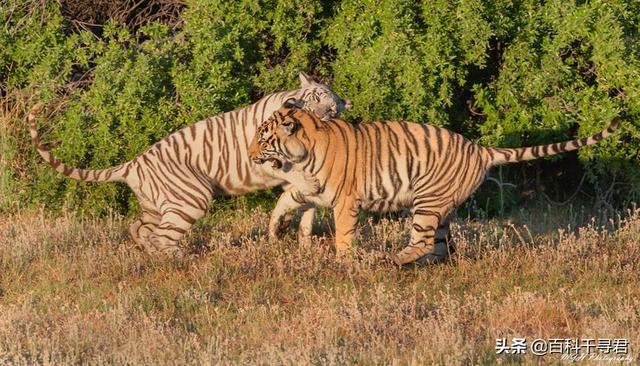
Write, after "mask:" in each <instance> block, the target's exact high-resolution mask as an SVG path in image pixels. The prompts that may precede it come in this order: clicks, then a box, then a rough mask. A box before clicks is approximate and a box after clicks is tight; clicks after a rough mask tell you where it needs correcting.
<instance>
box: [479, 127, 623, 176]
mask: <svg viewBox="0 0 640 366" xmlns="http://www.w3.org/2000/svg"><path fill="white" fill-rule="evenodd" d="M619 125H620V120H619V119H618V117H615V118H614V119H613V120H611V123H610V124H609V127H607V128H606V129H605V130H602V131H601V132H599V133H597V134H595V135H592V136H589V137H585V138H581V139H575V140H570V141H564V142H556V143H553V144H547V145H538V146H530V147H520V148H497V147H484V149H485V151H486V153H487V154H488V155H489V159H490V160H489V165H491V166H494V165H500V164H509V163H517V162H520V161H527V160H534V159H538V158H542V157H545V156H551V155H556V154H559V153H563V152H568V151H573V150H578V149H579V148H581V147H583V146H587V145H593V144H595V143H597V142H598V141H600V140H602V139H603V138H605V137H608V136H610V135H612V134H613V133H614V132H615V131H616V130H617V129H618V126H619Z"/></svg>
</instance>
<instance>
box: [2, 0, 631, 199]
mask: <svg viewBox="0 0 640 366" xmlns="http://www.w3.org/2000/svg"><path fill="white" fill-rule="evenodd" d="M122 3H126V1H124V2H122ZM156 3H158V4H160V3H162V2H161V1H156V2H153V1H148V2H147V3H145V4H146V5H145V9H156V8H154V6H156V5H154V4H156ZM166 3H167V2H165V4H166ZM61 4H62V5H61ZM65 4H68V2H64V1H63V2H61V3H59V2H55V1H45V0H28V1H24V0H3V2H2V3H1V5H0V23H1V24H2V27H1V28H0V45H1V46H0V88H1V93H2V106H3V108H2V113H3V118H2V120H1V121H0V123H1V125H0V133H1V134H2V135H1V136H0V154H1V155H0V210H12V209H16V208H18V207H23V206H30V205H43V204H44V205H47V206H49V207H51V208H59V207H62V206H63V205H67V206H68V207H72V208H74V209H75V208H79V209H83V210H84V209H89V210H91V211H103V210H105V209H117V210H126V209H127V208H130V206H131V203H132V202H131V200H130V198H131V197H130V196H129V193H128V191H127V189H126V188H125V187H124V186H122V185H116V184H85V183H80V182H75V181H71V180H69V179H64V178H62V177H60V176H59V175H57V174H56V173H55V172H54V171H53V170H52V169H51V168H50V167H48V166H47V165H46V164H43V162H41V160H40V158H39V157H38V156H37V155H36V153H35V151H34V149H33V148H31V146H30V145H29V139H28V132H27V129H26V128H25V126H24V121H23V116H24V112H25V111H26V110H27V109H28V108H29V107H30V105H32V104H33V103H35V101H37V100H41V101H45V102H47V103H49V104H50V105H51V108H50V110H54V109H55V110H56V113H55V114H54V115H53V116H52V118H51V119H50V120H47V121H43V122H42V123H41V126H40V131H41V133H42V134H43V135H44V138H45V140H46V141H50V142H51V145H50V146H53V147H54V151H55V153H56V154H57V155H58V156H59V157H60V158H61V159H62V160H64V161H65V162H67V163H69V164H72V165H76V166H81V167H92V168H102V167H107V166H110V165H114V164H116V163H121V162H123V161H126V160H128V159H131V158H132V157H134V156H135V155H136V154H138V153H140V152H142V151H143V150H144V149H145V148H146V147H147V146H148V145H149V144H151V143H152V142H154V141H155V140H157V139H159V138H161V137H162V136H164V135H165V134H167V133H169V132H170V131H174V130H176V129H177V128H179V127H181V126H184V125H186V124H189V123H192V122H194V121H197V120H199V119H201V118H203V117H205V116H209V115H214V114H217V113H219V112H221V111H226V110H231V109H234V108H237V107H239V106H242V105H246V104H248V103H251V102H252V101H254V100H256V99H257V98H258V97H259V96H261V95H263V94H264V93H267V92H271V91H275V90H281V89H285V88H292V87H295V86H296V80H295V76H296V74H297V71H298V70H308V71H310V72H312V73H313V74H315V75H316V76H318V77H320V78H321V79H322V80H324V81H329V82H331V84H332V85H333V87H334V89H335V90H336V91H337V92H338V93H340V94H342V95H343V96H345V97H348V98H350V99H352V100H353V101H354V109H353V111H352V112H350V113H349V114H348V115H346V117H347V118H348V119H350V120H354V121H356V120H357V121H370V120H374V119H409V120H414V121H419V122H426V123H432V124H436V125H440V126H446V127H449V128H451V129H453V130H456V131H459V132H462V133H464V134H465V135H466V136H468V137H470V138H473V139H475V140H477V141H480V142H482V143H484V144H488V145H499V146H522V145H529V144H537V143H546V142H550V141H558V140H562V139H567V138H572V137H575V136H586V135H589V134H591V133H593V132H596V131H598V130H600V129H601V128H603V127H604V126H606V125H607V123H608V121H609V120H610V119H611V118H612V117H613V116H614V115H616V114H619V115H621V116H622V118H623V125H622V132H621V133H619V134H618V135H616V136H615V137H614V138H612V139H609V140H607V141H604V142H603V143H602V144H600V145H598V146H596V147H593V148H587V149H584V150H582V151H581V152H580V153H579V161H580V162H581V166H582V167H583V169H584V171H586V173H587V176H588V177H589V178H590V179H589V182H590V183H591V187H592V189H593V190H594V192H595V193H600V194H605V193H603V192H604V191H605V188H602V187H612V190H609V191H607V192H606V195H607V197H610V195H611V193H612V192H617V193H619V196H620V197H626V198H631V199H636V198H637V197H638V195H640V167H639V166H638V160H639V158H638V150H639V149H640V131H639V130H638V128H639V127H640V123H638V120H639V119H640V118H639V117H640V96H639V94H638V93H639V90H640V39H639V34H640V2H639V1H607V2H593V3H584V4H583V3H575V2H564V1H560V2H559V1H556V2H549V3H540V2H537V1H522V2H508V1H507V2H505V1H495V0H484V1H482V0H465V1H441V0H436V1H429V2H423V3H417V2H415V1H406V0H392V1H373V0H367V1H351V0H347V1H335V2H331V1H330V2H327V1H319V0H305V1H297V0H289V1H280V0H270V1H267V0H262V1H260V0H242V1H215V0H190V1H187V5H186V6H179V7H176V6H173V7H170V9H171V12H169V11H165V13H166V14H170V15H171V16H164V17H163V16H153V14H148V13H145V14H147V16H148V19H146V21H145V19H141V17H140V14H138V13H137V15H136V17H135V19H136V21H135V23H132V22H128V20H130V19H131V17H129V18H127V17H122V16H120V18H122V19H120V18H118V17H116V16H112V17H111V18H110V17H109V14H106V15H104V14H103V15H100V14H95V12H96V11H98V10H99V8H95V9H92V10H93V12H87V13H86V14H91V17H93V18H91V19H109V18H110V20H107V21H105V22H104V24H100V25H93V26H89V27H79V26H78V24H85V23H82V22H80V23H79V21H78V20H77V19H73V14H74V12H80V13H82V12H81V10H73V11H70V10H69V7H68V5H65ZM78 4H80V5H78ZM82 4H85V6H91V4H92V2H91V1H78V2H77V3H76V5H75V6H76V8H75V9H78V6H80V7H81V6H82ZM107 8H108V7H107ZM157 9H164V8H157ZM176 9H177V10H176ZM178 10H180V11H181V12H180V13H176V12H177V11H178ZM123 11H124V10H123ZM158 11H160V10H158ZM165 13H162V14H164V15H166V14H165ZM82 14H85V13H82ZM119 14H120V15H121V13H119ZM127 14H128V13H127ZM176 17H177V18H176ZM61 100H64V101H65V103H64V105H63V106H60V107H59V108H54V106H56V105H59V104H60V101H61ZM570 156H571V155H570ZM558 160H562V158H560V159H558ZM564 161H565V162H566V161H570V162H571V161H572V160H570V159H569V160H567V159H566V158H565V159H564ZM565 165H567V164H565ZM541 166H543V167H544V164H542V165H541V164H540V163H533V164H526V165H525V164H523V166H521V167H520V168H516V169H512V170H509V171H505V174H504V175H502V177H501V178H502V180H503V181H511V182H513V183H524V182H526V181H528V180H532V179H533V178H535V177H537V176H539V175H540V169H541V168H540V167H541ZM563 170H564V171H565V173H566V174H565V175H569V176H568V177H567V176H565V177H563V178H562V179H565V180H566V181H567V182H577V181H579V180H580V176H581V175H582V174H583V173H582V169H575V168H570V167H568V166H566V167H565V168H564V169H563ZM543 172H544V171H543ZM500 174H502V171H500ZM613 183H615V184H613ZM488 186H489V187H487V191H486V192H488V193H489V194H492V193H493V191H492V189H493V188H492V187H491V185H490V184H489V185H488ZM494 188H495V187H494ZM573 188H575V187H573ZM503 193H504V192H503ZM507 193H509V194H511V198H513V197H514V195H513V194H514V191H510V192H507Z"/></svg>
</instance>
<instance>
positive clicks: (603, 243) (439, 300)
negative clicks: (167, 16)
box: [0, 210, 640, 364]
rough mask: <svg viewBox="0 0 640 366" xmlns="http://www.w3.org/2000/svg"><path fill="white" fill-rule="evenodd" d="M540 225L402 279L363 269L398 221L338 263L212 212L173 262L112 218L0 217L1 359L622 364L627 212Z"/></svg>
mask: <svg viewBox="0 0 640 366" xmlns="http://www.w3.org/2000/svg"><path fill="white" fill-rule="evenodd" d="M551 212H552V211H551V210H550V211H548V212H547V211H544V210H543V211H542V212H541V211H534V212H526V211H522V212H520V213H519V214H515V215H513V216H512V217H511V218H510V219H509V220H483V221H477V220H475V221H468V220H457V221H455V222H454V224H453V225H452V228H453V232H454V237H455V239H456V241H457V245H458V252H457V253H456V254H455V255H454V256H453V259H452V262H451V263H448V264H444V265H440V266H436V267H431V268H415V269H403V270H398V269H396V268H394V267H392V266H389V265H387V264H384V263H380V262H379V261H378V260H377V259H376V258H377V257H378V254H379V252H380V251H382V250H384V251H390V250H395V249H397V248H398V247H401V246H403V245H404V244H405V241H406V238H407V234H408V232H409V227H410V223H409V222H408V221H407V220H406V219H403V220H396V221H389V220H386V219H382V220H379V221H378V222H375V223H374V222H373V221H372V220H366V221H365V222H363V223H362V226H363V228H362V233H363V235H362V239H361V241H360V243H359V246H360V248H362V249H363V252H364V254H363V255H362V256H361V258H360V259H357V260H354V261H353V262H351V263H345V262H338V261H336V259H335V258H334V257H333V255H332V250H331V245H330V243H331V238H330V237H327V236H324V237H320V238H318V239H317V240H315V241H314V243H313V245H311V246H298V245H297V244H296V243H295V241H294V240H293V235H291V237H290V238H288V239H286V240H284V241H282V242H271V241H269V240H267V238H266V237H265V233H264V229H265V227H266V222H267V220H268V213H267V212H265V211H262V210H256V211H253V212H250V213H247V212H242V211H230V212H229V211H228V212H226V213H224V214H222V213H218V214H213V215H210V216H209V217H207V218H206V219H205V220H204V221H203V222H202V223H200V224H199V225H198V227H197V228H196V229H195V230H194V231H193V232H192V233H191V234H190V235H189V237H188V240H187V242H188V243H189V245H190V246H191V248H192V250H194V251H199V252H200V253H201V255H200V256H199V257H198V258H197V259H196V260H195V261H193V262H192V263H191V264H189V265H185V266H176V265H172V264H168V263H155V262H152V261H149V260H148V259H147V258H146V257H145V256H144V254H143V253H140V252H138V251H137V250H135V249H134V248H132V245H131V241H130V239H129V238H128V236H127V235H126V234H125V229H126V222H125V221H126V220H123V219H121V218H119V217H113V218H110V219H78V218H76V217H73V216H61V217H60V216H57V217H53V216H49V215H46V214H43V213H25V214H19V215H15V216H11V217H4V218H0V232H2V236H1V238H0V274H1V276H0V363H18V364H22V363H48V362H51V363H54V364H60V363H118V364H123V363H130V364H184V363H187V364H189V363H190V364H202V363H205V364H206V363H232V364H235V363H259V364H309V363H314V364H344V363H357V364H381V363H382V364H394V363H398V364H425V363H426V364H428V363H433V362H436V363H441V364H468V363H480V364H486V363H494V362H496V361H504V362H521V361H522V362H531V363H535V362H544V363H554V362H558V361H559V358H558V357H557V356H555V355H554V356H546V357H544V358H542V359H537V358H535V357H534V356H531V355H527V356H524V357H521V358H514V357H511V358H508V359H506V358H505V359H502V358H500V357H499V358H498V359H496V354H495V350H494V347H495V340H496V337H506V338H510V337H527V338H528V339H533V338H581V337H591V338H598V337H600V338H627V339H629V341H630V344H631V352H632V355H633V357H634V358H635V357H637V347H638V345H640V335H639V334H640V310H639V309H640V286H638V285H639V282H640V281H639V279H638V273H640V271H639V270H640V212H626V213H623V215H620V216H619V217H612V218H611V219H612V220H611V221H610V222H607V221H603V222H604V224H605V225H604V226H603V225H600V224H596V223H595V222H596V221H594V222H592V223H590V224H589V220H585V219H584V218H576V217H573V216H570V215H566V214H564V213H558V212H556V213H554V214H552V213H551ZM545 217H546V218H545ZM620 217H622V219H621V218H620ZM545 220H546V221H545ZM584 222H587V224H584ZM598 222H600V220H598ZM555 223H558V225H559V226H557V225H556V224H555ZM552 225H556V226H552ZM318 229H320V230H321V231H325V232H330V231H331V230H330V228H328V227H327V218H326V217H325V218H320V219H319V220H318Z"/></svg>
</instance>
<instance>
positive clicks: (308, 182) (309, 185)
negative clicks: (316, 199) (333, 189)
mask: <svg viewBox="0 0 640 366" xmlns="http://www.w3.org/2000/svg"><path fill="white" fill-rule="evenodd" d="M304 180H305V184H304V185H302V188H301V189H299V191H300V193H301V194H302V195H303V196H315V195H317V194H318V193H320V181H319V180H318V178H316V177H314V176H313V175H311V174H309V173H307V172H305V173H304Z"/></svg>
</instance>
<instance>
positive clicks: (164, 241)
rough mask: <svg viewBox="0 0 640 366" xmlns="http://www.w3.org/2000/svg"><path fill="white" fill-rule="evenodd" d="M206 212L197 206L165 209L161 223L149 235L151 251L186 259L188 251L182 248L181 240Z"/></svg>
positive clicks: (148, 248) (149, 249) (173, 257)
mask: <svg viewBox="0 0 640 366" xmlns="http://www.w3.org/2000/svg"><path fill="white" fill-rule="evenodd" d="M204 214H205V210H203V209H199V208H195V207H172V208H168V209H165V210H164V213H163V214H162V218H161V219H160V223H159V224H158V225H157V226H156V227H155V229H154V230H153V232H151V233H150V234H149V236H148V247H147V250H148V251H149V253H150V254H153V255H156V256H159V257H163V258H167V259H176V260H182V259H185V257H186V251H185V250H184V249H183V248H180V245H179V243H180V240H182V238H183V237H184V235H185V234H186V232H187V231H188V230H189V229H190V228H191V226H192V225H193V224H194V223H195V222H196V220H198V219H199V218H201V217H202V216H204Z"/></svg>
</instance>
